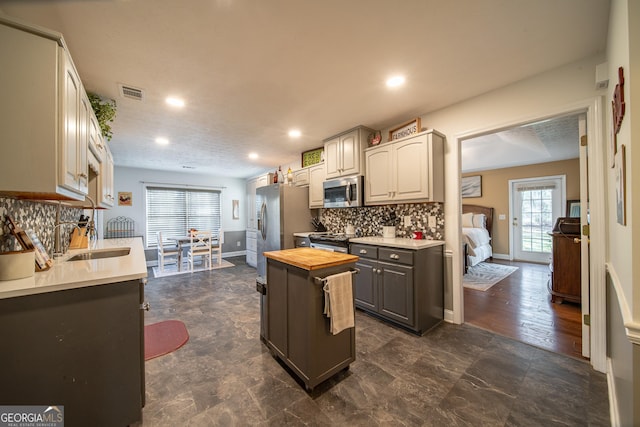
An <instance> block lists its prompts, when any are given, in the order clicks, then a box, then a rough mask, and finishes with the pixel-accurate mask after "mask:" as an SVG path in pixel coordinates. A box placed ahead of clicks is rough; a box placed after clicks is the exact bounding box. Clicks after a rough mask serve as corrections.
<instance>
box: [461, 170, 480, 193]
mask: <svg viewBox="0 0 640 427" xmlns="http://www.w3.org/2000/svg"><path fill="white" fill-rule="evenodd" d="M461 191H462V197H482V176H480V175H474V176H463V177H462V190H461Z"/></svg>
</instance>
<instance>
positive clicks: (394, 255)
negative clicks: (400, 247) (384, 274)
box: [389, 254, 400, 259]
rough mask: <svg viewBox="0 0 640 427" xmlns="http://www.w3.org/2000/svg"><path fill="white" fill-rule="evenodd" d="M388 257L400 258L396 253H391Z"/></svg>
mask: <svg viewBox="0 0 640 427" xmlns="http://www.w3.org/2000/svg"><path fill="white" fill-rule="evenodd" d="M389 258H391V259H400V255H398V254H391V255H389Z"/></svg>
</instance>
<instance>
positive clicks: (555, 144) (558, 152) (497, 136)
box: [461, 115, 580, 172]
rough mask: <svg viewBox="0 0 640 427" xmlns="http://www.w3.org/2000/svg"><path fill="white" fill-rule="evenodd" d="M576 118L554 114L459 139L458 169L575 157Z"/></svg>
mask: <svg viewBox="0 0 640 427" xmlns="http://www.w3.org/2000/svg"><path fill="white" fill-rule="evenodd" d="M578 118H579V115H569V116H564V117H556V118H554V119H550V120H543V121H541V122H536V123H531V124H528V125H524V126H519V127H515V128H513V129H507V130H504V131H501V132H497V133H493V134H490V135H483V136H479V137H476V138H471V139H467V140H465V141H463V142H462V150H461V152H462V154H461V158H462V162H461V164H462V172H478V171H482V170H488V169H500V168H506V167H513V166H522V165H528V164H536V163H546V162H552V161H557V160H568V159H576V158H578V157H579V156H580V150H579V149H580V140H579V135H578ZM487 153H491V155H490V156H488V155H487Z"/></svg>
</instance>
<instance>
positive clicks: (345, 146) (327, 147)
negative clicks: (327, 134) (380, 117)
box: [324, 126, 374, 179]
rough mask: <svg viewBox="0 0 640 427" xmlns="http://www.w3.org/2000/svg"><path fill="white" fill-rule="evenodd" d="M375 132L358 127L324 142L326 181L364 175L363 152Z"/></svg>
mask: <svg viewBox="0 0 640 427" xmlns="http://www.w3.org/2000/svg"><path fill="white" fill-rule="evenodd" d="M373 132H374V131H373V130H372V129H369V128H366V127H364V126H358V127H356V128H353V129H350V130H348V131H346V132H343V133H341V134H339V135H336V136H333V137H331V138H328V139H326V140H325V141H324V161H325V164H326V179H332V178H338V177H341V176H347V175H358V174H363V173H364V164H363V161H362V159H363V157H362V150H363V149H364V147H366V144H367V138H368V137H369V135H370V134H371V133H373Z"/></svg>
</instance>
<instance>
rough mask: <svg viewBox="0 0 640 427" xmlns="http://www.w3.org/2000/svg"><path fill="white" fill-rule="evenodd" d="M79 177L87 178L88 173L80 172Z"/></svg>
mask: <svg viewBox="0 0 640 427" xmlns="http://www.w3.org/2000/svg"><path fill="white" fill-rule="evenodd" d="M78 177H79V178H86V177H87V174H86V173H84V172H82V173H79V174H78Z"/></svg>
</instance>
